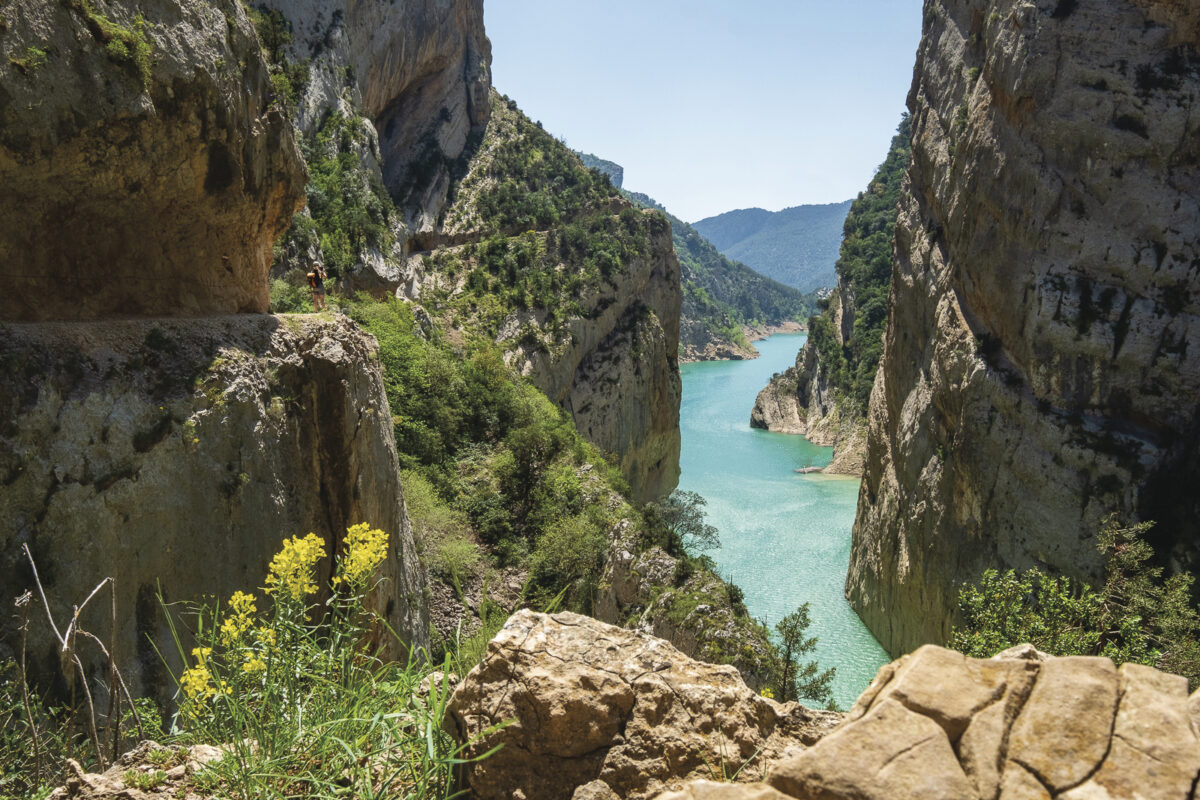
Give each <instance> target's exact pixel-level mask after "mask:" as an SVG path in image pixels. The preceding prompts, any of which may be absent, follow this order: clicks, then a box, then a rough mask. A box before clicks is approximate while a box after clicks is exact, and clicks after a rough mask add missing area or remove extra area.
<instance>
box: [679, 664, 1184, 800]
mask: <svg viewBox="0 0 1200 800" xmlns="http://www.w3.org/2000/svg"><path fill="white" fill-rule="evenodd" d="M1004 655H1006V654H1001V656H998V657H997V658H995V659H990V660H979V659H970V658H967V657H965V656H963V655H960V654H959V653H955V652H954V651H952V650H944V649H942V648H940V647H934V646H926V647H922V648H921V649H920V650H918V651H917V652H915V653H913V654H912V655H909V656H905V657H904V658H902V659H900V660H899V661H896V662H893V663H892V664H889V665H887V666H886V667H884V668H883V669H882V670H880V672H879V675H878V677H877V678H876V679H875V682H874V683H873V684H872V685H871V687H870V688H869V689H867V691H866V692H864V693H863V695H862V697H860V698H859V700H858V703H856V704H855V706H854V708H853V709H852V710H851V712H850V714H849V715H848V716H847V718H846V722H845V723H844V724H843V725H842V727H840V728H839V729H838V730H837V731H835V732H833V733H831V734H830V735H829V736H827V737H825V738H824V739H822V740H821V741H820V742H819V743H818V744H817V745H816V746H814V747H812V748H810V749H808V750H805V751H803V752H800V753H798V754H796V755H795V756H793V757H791V758H788V759H785V760H783V761H782V762H780V763H778V764H776V765H774V766H773V767H772V768H771V771H770V775H769V776H768V777H767V781H766V782H767V783H768V784H769V785H770V786H771V787H773V788H774V789H776V790H778V791H779V792H782V793H783V794H782V795H778V794H770V793H765V788H763V787H747V788H745V789H743V788H741V787H737V788H726V789H722V790H717V789H714V788H713V787H710V786H705V785H701V784H691V785H688V786H687V787H684V790H683V791H682V792H680V793H679V794H671V795H664V796H663V798H662V800H668V798H669V800H709V798H711V799H712V800H758V798H768V797H771V798H778V797H783V796H787V797H795V798H801V800H842V798H847V799H849V798H854V799H855V800H876V799H878V800H905V798H921V800H937V798H945V800H967V799H970V800H975V799H976V798H978V800H997V798H1002V799H1005V800H1007V799H1008V798H1013V799H1015V798H1022V799H1025V798H1030V799H1031V800H1032V799H1037V800H1051V798H1063V800H1090V799H1092V798H1104V800H1119V799H1120V798H1129V799H1130V800H1133V799H1134V798H1146V799H1147V800H1150V798H1153V800H1188V798H1192V797H1194V796H1195V795H1194V793H1193V787H1194V786H1195V785H1196V783H1197V781H1198V780H1200V741H1198V740H1197V730H1198V729H1200V715H1198V714H1197V713H1196V710H1198V709H1197V704H1196V702H1195V698H1193V701H1192V702H1191V703H1189V701H1188V696H1187V681H1186V680H1184V679H1183V678H1181V677H1179V676H1177V675H1167V674H1165V673H1162V672H1159V671H1158V670H1155V669H1151V668H1149V667H1143V666H1140V665H1137V664H1125V665H1123V666H1122V667H1121V668H1120V669H1118V668H1116V667H1114V666H1113V663H1112V662H1111V661H1109V660H1108V659H1107V658H1086V657H1072V658H1044V660H1039V659H1038V658H1037V655H1038V654H1036V653H1033V655H1034V656H1035V657H1034V658H1018V657H1003V656H1004ZM1189 708H1191V709H1192V712H1191V713H1190V714H1189Z"/></svg>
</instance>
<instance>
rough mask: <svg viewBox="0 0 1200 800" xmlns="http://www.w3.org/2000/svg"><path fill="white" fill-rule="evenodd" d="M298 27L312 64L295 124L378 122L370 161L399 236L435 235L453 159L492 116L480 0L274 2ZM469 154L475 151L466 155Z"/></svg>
mask: <svg viewBox="0 0 1200 800" xmlns="http://www.w3.org/2000/svg"><path fill="white" fill-rule="evenodd" d="M265 5H266V7H268V8H274V9H277V10H278V11H280V12H281V13H282V14H283V15H284V16H285V17H286V18H287V20H288V22H289V23H290V24H291V26H292V35H293V43H292V47H291V50H290V56H291V57H292V58H293V59H308V60H309V61H310V73H309V74H310V79H309V83H308V86H307V89H306V91H305V94H304V97H303V98H302V101H301V107H300V113H299V117H298V119H297V125H298V126H299V127H300V129H301V130H303V131H305V132H308V133H311V132H312V131H314V130H316V128H317V127H318V125H319V124H320V122H321V120H322V118H323V117H324V115H326V114H328V113H329V112H330V111H331V110H342V111H348V112H350V113H361V114H362V115H363V116H365V117H367V118H368V119H369V120H370V121H371V122H372V123H373V125H374V130H375V132H376V134H377V148H374V147H373V148H369V150H374V151H375V152H374V153H373V154H372V156H373V157H370V158H369V160H371V161H374V162H375V163H373V164H371V165H370V166H371V167H372V168H373V169H375V170H379V171H380V174H381V175H382V178H383V181H384V183H385V184H386V185H387V188H388V190H389V191H390V192H391V194H392V196H393V198H394V199H395V200H396V204H397V207H398V208H399V209H400V211H401V214H402V216H403V218H404V226H405V228H406V230H405V231H404V233H405V235H404V236H402V238H408V237H409V236H417V235H422V234H426V235H427V234H431V233H433V232H435V230H436V228H437V225H438V215H439V213H440V212H441V210H442V208H443V206H444V205H445V203H446V198H447V193H448V191H449V189H450V182H451V177H452V175H451V172H452V167H453V165H454V163H455V162H456V161H457V160H458V159H459V158H460V157H462V156H464V154H465V153H467V150H468V142H469V140H470V139H471V136H472V134H473V133H475V134H478V133H480V132H482V130H483V127H484V125H486V124H487V119H488V115H489V113H490V102H489V98H488V92H489V89H490V88H491V57H492V48H491V43H490V42H489V41H488V39H487V35H486V34H485V33H484V28H483V0H449V1H448V2H447V0H401V2H390V3H377V2H366V1H364V0H337V2H333V3H330V2H326V1H325V0H267V2H266V3H265ZM468 155H469V153H468Z"/></svg>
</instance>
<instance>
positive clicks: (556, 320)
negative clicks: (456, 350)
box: [413, 96, 680, 501]
mask: <svg viewBox="0 0 1200 800" xmlns="http://www.w3.org/2000/svg"><path fill="white" fill-rule="evenodd" d="M440 240H441V241H442V242H444V243H445V244H443V245H442V246H441V247H439V248H436V249H434V250H433V251H431V252H429V253H425V254H421V255H420V256H416V257H414V262H413V263H416V261H417V260H418V259H419V263H420V267H419V268H415V269H414V274H419V275H421V277H420V278H419V279H418V281H417V284H416V286H417V287H418V288H415V289H414V292H413V293H414V295H416V296H419V298H420V300H421V302H422V303H423V304H424V305H425V307H426V308H427V310H428V311H429V312H430V313H431V314H434V315H435V316H437V317H439V318H440V319H442V320H443V321H444V322H445V323H446V324H447V325H451V326H462V327H464V328H466V329H468V330H470V331H473V332H477V333H482V334H484V335H486V336H488V337H490V338H492V339H494V340H495V341H496V342H497V343H499V344H500V345H501V346H502V347H503V348H504V349H505V350H506V352H507V353H508V356H507V357H508V360H509V362H510V363H511V364H513V365H514V366H516V368H517V369H518V370H519V371H520V372H521V373H522V374H525V375H527V376H528V377H529V378H530V380H532V381H533V383H534V385H536V386H537V387H538V388H539V389H541V390H542V391H543V392H545V393H546V395H547V396H548V397H549V398H550V399H551V400H552V401H554V402H555V404H557V405H558V406H560V407H561V408H563V409H564V410H566V411H567V412H568V413H570V414H571V416H572V417H573V418H574V420H575V425H576V427H578V429H579V431H580V433H582V434H583V436H584V437H585V438H586V439H587V440H588V441H590V442H592V443H593V444H595V445H597V446H598V447H600V448H601V449H602V450H605V451H607V452H610V453H614V454H616V456H617V458H618V460H619V463H620V465H621V468H622V470H623V471H624V473H625V475H626V476H627V477H628V479H629V482H630V486H631V487H632V489H633V496H634V498H635V499H638V500H641V501H646V500H651V499H654V498H659V497H663V496H665V495H667V494H669V493H670V491H671V490H672V489H674V488H675V484H676V481H677V480H678V477H679V393H680V382H679V369H678V356H677V353H676V342H677V341H678V340H679V302H680V299H679V262H678V261H677V260H676V259H675V255H674V253H673V251H672V247H671V230H670V226H669V224H668V223H667V221H666V219H664V218H663V216H662V215H661V214H658V213H656V212H650V211H641V210H638V209H636V208H634V207H633V206H632V204H630V203H628V202H627V201H625V200H624V199H623V198H622V197H621V196H620V194H619V193H618V191H617V190H616V189H615V188H613V186H612V184H611V183H610V182H609V181H608V179H607V178H605V177H603V176H601V175H599V174H597V173H595V172H592V171H591V170H588V169H586V168H585V167H584V166H583V165H582V163H581V162H580V161H579V160H578V158H577V157H576V156H575V154H574V153H572V152H571V151H570V150H568V149H567V148H566V146H565V145H563V144H562V143H561V142H558V141H557V140H555V139H554V138H553V137H552V136H550V135H549V134H547V133H546V132H545V131H543V130H542V129H541V128H540V127H538V126H536V125H535V124H534V123H532V122H531V121H530V120H529V119H528V118H526V117H525V116H524V115H523V114H522V113H520V111H519V110H518V109H517V107H516V104H515V103H513V102H512V101H510V100H507V99H502V98H500V97H499V96H495V97H494V98H493V109H492V117H491V119H490V120H489V123H488V127H487V131H486V133H485V135H484V138H483V142H482V144H481V146H480V148H479V151H478V153H477V154H476V155H475V157H474V158H473V159H472V161H471V163H470V165H469V167H468V171H467V173H466V175H465V176H464V177H463V178H462V180H461V181H460V182H459V183H458V184H457V185H456V187H455V193H454V198H453V200H452V202H451V204H450V205H449V206H448V207H447V209H446V212H445V215H444V222H443V225H442V230H441V236H440Z"/></svg>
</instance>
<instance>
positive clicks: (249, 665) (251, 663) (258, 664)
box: [242, 655, 267, 674]
mask: <svg viewBox="0 0 1200 800" xmlns="http://www.w3.org/2000/svg"><path fill="white" fill-rule="evenodd" d="M266 671H267V662H265V661H263V660H262V659H261V658H260V657H258V656H257V655H252V656H250V657H249V658H247V659H246V661H245V663H243V664H242V672H249V673H250V674H254V673H255V672H266Z"/></svg>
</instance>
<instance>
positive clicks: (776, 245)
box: [692, 200, 851, 292]
mask: <svg viewBox="0 0 1200 800" xmlns="http://www.w3.org/2000/svg"><path fill="white" fill-rule="evenodd" d="M850 203H851V201H850V200H847V201H845V202H844V203H830V204H827V205H818V206H795V207H793V208H785V209H784V210H782V211H767V210H766V209H763V208H742V209H738V210H737V211H727V212H725V213H724V214H718V215H717V216H715V217H708V218H707V219H702V220H700V221H699V222H695V223H693V224H692V227H694V228H695V229H696V230H697V231H699V232H700V235H702V236H703V237H704V238H706V239H708V240H709V241H710V242H712V243H713V244H714V245H715V246H716V248H717V249H718V250H720V251H721V252H722V253H724V254H725V255H726V256H729V257H730V258H732V259H735V260H737V261H741V262H742V263H743V264H746V265H747V266H749V267H751V268H752V269H754V270H756V271H758V272H760V273H762V274H763V275H766V276H767V277H768V278H774V279H775V280H777V281H779V282H780V283H785V284H787V285H788V286H792V287H795V288H796V289H799V290H800V291H802V292H812V291H816V290H817V289H828V288H832V287H833V285H834V284H835V283H837V274H836V273H835V272H834V269H833V265H834V264H835V263H836V262H837V258H838V248H840V247H841V243H842V226H843V225H844V224H845V222H846V213H847V212H849V210H850Z"/></svg>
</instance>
